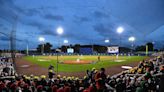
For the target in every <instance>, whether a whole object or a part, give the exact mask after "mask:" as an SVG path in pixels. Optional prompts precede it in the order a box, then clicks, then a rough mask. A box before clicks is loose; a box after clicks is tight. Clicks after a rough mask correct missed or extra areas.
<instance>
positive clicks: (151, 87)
mask: <svg viewBox="0 0 164 92" xmlns="http://www.w3.org/2000/svg"><path fill="white" fill-rule="evenodd" d="M163 61H164V57H163V55H161V54H158V56H156V57H154V58H153V59H151V60H149V61H144V60H143V61H141V62H140V63H139V64H138V66H136V67H134V68H132V69H130V70H127V71H123V72H121V73H119V74H117V75H114V76H109V75H106V73H105V69H104V68H101V69H100V70H97V69H96V68H93V69H92V70H87V73H86V76H84V78H78V77H76V78H75V77H74V76H72V77H70V76H63V77H61V76H60V75H56V77H55V76H54V75H55V73H54V71H52V70H50V71H49V74H52V76H51V77H50V75H49V77H50V78H48V77H47V76H45V75H41V76H40V77H39V76H35V75H31V76H26V75H17V74H16V73H15V70H14V67H13V64H12V63H11V62H6V61H2V60H1V61H0V66H1V67H0V75H1V77H0V92H115V91H116V92H163V91H164V89H163V87H162V85H164V83H163V82H164V66H163V64H164V63H163ZM6 67H8V68H10V69H6Z"/></svg>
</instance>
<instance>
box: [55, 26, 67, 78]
mask: <svg viewBox="0 0 164 92" xmlns="http://www.w3.org/2000/svg"><path fill="white" fill-rule="evenodd" d="M63 32H64V30H63V28H62V27H58V28H57V30H56V33H57V34H58V36H60V35H62V34H63ZM66 42H67V41H66ZM58 45H59V46H60V42H59V38H58ZM58 63H59V50H58V51H57V63H56V68H57V69H56V74H57V75H58Z"/></svg>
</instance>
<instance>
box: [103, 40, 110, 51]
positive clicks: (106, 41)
mask: <svg viewBox="0 0 164 92" xmlns="http://www.w3.org/2000/svg"><path fill="white" fill-rule="evenodd" d="M104 42H105V43H106V44H108V43H109V42H110V41H109V39H106V40H104ZM106 47H107V46H106ZM107 49H108V47H107Z"/></svg>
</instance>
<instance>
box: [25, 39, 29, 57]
mask: <svg viewBox="0 0 164 92" xmlns="http://www.w3.org/2000/svg"><path fill="white" fill-rule="evenodd" d="M26 44H27V46H26V55H27V56H28V55H29V48H28V47H29V46H28V45H29V42H28V39H27V40H26Z"/></svg>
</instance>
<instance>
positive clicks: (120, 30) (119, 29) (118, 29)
mask: <svg viewBox="0 0 164 92" xmlns="http://www.w3.org/2000/svg"><path fill="white" fill-rule="evenodd" d="M123 32H124V28H123V27H118V28H117V33H118V34H119V37H120V46H121V36H120V35H121V34H122V33H123Z"/></svg>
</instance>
